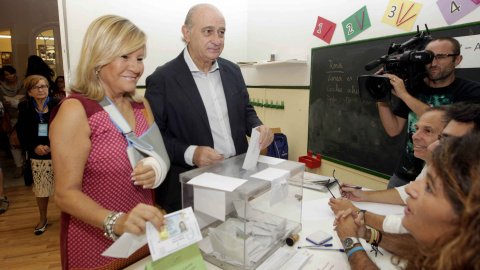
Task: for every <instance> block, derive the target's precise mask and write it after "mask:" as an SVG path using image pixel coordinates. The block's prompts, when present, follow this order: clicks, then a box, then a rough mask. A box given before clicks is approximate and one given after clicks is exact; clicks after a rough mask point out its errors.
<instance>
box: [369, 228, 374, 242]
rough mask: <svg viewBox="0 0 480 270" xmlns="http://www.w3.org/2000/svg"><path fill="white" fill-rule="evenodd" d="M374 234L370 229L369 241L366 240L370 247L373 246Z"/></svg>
mask: <svg viewBox="0 0 480 270" xmlns="http://www.w3.org/2000/svg"><path fill="white" fill-rule="evenodd" d="M374 232H375V229H373V228H370V240H368V242H367V243H369V244H370V245H371V244H373V239H374V237H375V233H374Z"/></svg>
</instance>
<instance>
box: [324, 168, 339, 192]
mask: <svg viewBox="0 0 480 270" xmlns="http://www.w3.org/2000/svg"><path fill="white" fill-rule="evenodd" d="M332 176H333V179H335V180H333V181H332V183H333V182H337V185H338V186H339V187H340V183H339V182H338V179H337V178H335V170H333V173H332ZM330 180H332V179H328V181H327V185H326V186H327V189H328V192H330V194H331V195H332V197H333V198H334V199H336V197H335V195H333V193H332V191H331V190H330V187H329V186H330Z"/></svg>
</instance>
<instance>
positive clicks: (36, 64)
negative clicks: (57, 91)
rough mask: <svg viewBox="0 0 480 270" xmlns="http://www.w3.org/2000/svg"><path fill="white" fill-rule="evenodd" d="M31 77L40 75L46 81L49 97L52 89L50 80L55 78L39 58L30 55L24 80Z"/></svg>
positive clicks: (52, 72) (52, 85)
mask: <svg viewBox="0 0 480 270" xmlns="http://www.w3.org/2000/svg"><path fill="white" fill-rule="evenodd" d="M31 75H41V76H43V77H45V78H46V79H47V81H48V85H49V89H48V95H49V96H50V95H51V93H52V89H53V87H54V83H53V81H52V78H53V77H54V76H55V72H54V71H53V70H52V69H51V68H50V67H49V66H48V65H47V63H45V61H43V59H42V58H40V57H39V56H36V55H30V57H28V61H27V74H25V78H26V77H28V76H31Z"/></svg>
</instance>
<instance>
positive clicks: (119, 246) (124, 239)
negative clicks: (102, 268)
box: [102, 233, 147, 258]
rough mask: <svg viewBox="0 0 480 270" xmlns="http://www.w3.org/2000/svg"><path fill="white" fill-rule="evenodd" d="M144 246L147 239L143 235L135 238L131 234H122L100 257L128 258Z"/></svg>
mask: <svg viewBox="0 0 480 270" xmlns="http://www.w3.org/2000/svg"><path fill="white" fill-rule="evenodd" d="M145 244H147V237H146V236H145V235H141V236H136V235H134V234H131V233H124V234H123V235H122V236H121V237H120V238H118V239H117V241H115V243H113V244H112V245H111V246H110V247H109V248H108V249H107V250H105V251H104V252H103V253H102V256H107V257H113V258H128V257H130V255H132V254H133V253H134V252H135V251H137V250H138V249H140V248H141V247H143V246H144V245H145Z"/></svg>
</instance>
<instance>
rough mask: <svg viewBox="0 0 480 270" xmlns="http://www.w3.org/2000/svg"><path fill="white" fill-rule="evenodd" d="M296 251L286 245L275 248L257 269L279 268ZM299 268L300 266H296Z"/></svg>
mask: <svg viewBox="0 0 480 270" xmlns="http://www.w3.org/2000/svg"><path fill="white" fill-rule="evenodd" d="M296 253H297V250H295V249H290V248H286V247H281V248H279V249H277V250H276V251H275V252H274V253H273V254H272V255H270V257H268V259H266V260H265V261H264V262H263V263H262V264H261V265H260V266H258V268H257V270H269V269H280V268H281V267H282V265H284V264H285V263H286V262H287V261H288V260H290V258H292V257H293V256H294V255H295V254H296ZM296 269H300V268H296Z"/></svg>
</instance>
